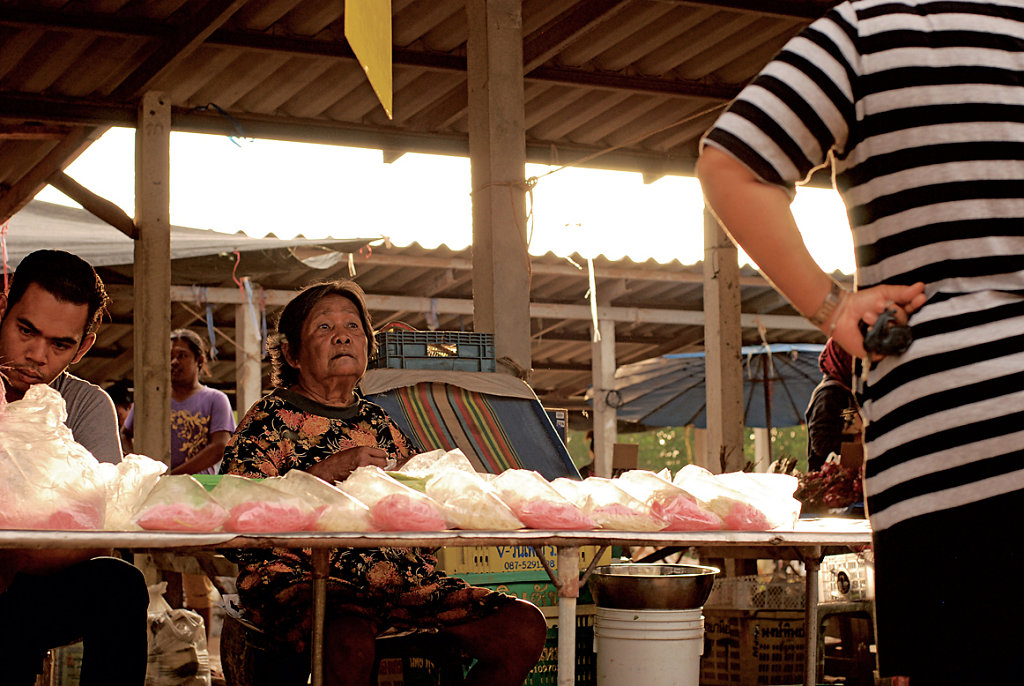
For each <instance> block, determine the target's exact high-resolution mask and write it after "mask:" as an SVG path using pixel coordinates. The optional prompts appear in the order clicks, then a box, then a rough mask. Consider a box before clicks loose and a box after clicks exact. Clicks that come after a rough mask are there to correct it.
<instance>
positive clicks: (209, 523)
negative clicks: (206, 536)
mask: <svg viewBox="0 0 1024 686" xmlns="http://www.w3.org/2000/svg"><path fill="white" fill-rule="evenodd" d="M226 517H227V511H225V510H224V508H223V507H221V506H220V505H217V504H216V503H211V504H209V505H205V506H203V507H194V506H192V505H189V504H187V503H167V504H161V505H153V506H152V507H148V508H145V509H144V510H143V511H142V512H141V513H140V514H139V515H138V516H137V517H136V518H135V523H136V524H138V525H139V526H140V527H142V528H143V529H147V530H149V531H192V532H202V531H216V530H217V529H219V528H220V526H221V524H223V523H224V520H225V518H226Z"/></svg>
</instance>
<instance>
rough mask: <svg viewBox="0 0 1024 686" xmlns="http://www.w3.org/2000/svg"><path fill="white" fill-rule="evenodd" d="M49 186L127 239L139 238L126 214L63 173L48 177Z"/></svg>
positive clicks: (135, 227) (137, 231)
mask: <svg viewBox="0 0 1024 686" xmlns="http://www.w3.org/2000/svg"><path fill="white" fill-rule="evenodd" d="M50 185H51V186H53V187H54V188H56V189H57V190H59V191H60V192H61V193H63V194H64V195H66V196H68V197H69V198H71V199H72V200H74V201H75V202H77V203H78V204H79V205H81V206H82V207H83V208H85V209H86V210H88V211H89V212H90V213H92V215H93V216H95V217H98V218H99V219H102V220H103V221H105V222H106V223H108V224H110V225H111V226H113V227H114V228H115V229H117V230H118V231H120V232H121V233H123V234H124V235H126V236H128V238H131V239H136V238H138V237H139V229H138V227H137V226H135V221H134V220H133V219H132V218H131V217H129V216H128V213H126V212H125V211H124V210H122V209H121V208H120V207H118V206H117V205H116V204H114V203H112V202H111V201H109V200H107V199H106V198H104V197H102V196H100V195H97V194H96V193H93V192H92V191H90V190H89V189H88V188H86V187H85V186H83V185H82V184H80V183H78V182H77V181H75V180H74V179H73V178H71V177H70V176H68V175H67V174H65V173H64V172H63V171H59V172H57V173H56V174H54V175H53V176H51V177H50Z"/></svg>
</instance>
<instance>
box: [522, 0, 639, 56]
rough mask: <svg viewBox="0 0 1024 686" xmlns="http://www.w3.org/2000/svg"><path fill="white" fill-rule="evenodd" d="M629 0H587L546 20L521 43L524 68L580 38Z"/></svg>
mask: <svg viewBox="0 0 1024 686" xmlns="http://www.w3.org/2000/svg"><path fill="white" fill-rule="evenodd" d="M626 2H628V0H590V1H589V2H585V3H582V4H579V5H574V6H573V7H572V9H570V10H569V11H567V12H563V13H562V14H561V15H559V16H558V17H556V18H555V19H553V20H552V21H550V22H548V23H547V24H546V25H545V26H543V27H541V28H540V29H539V30H537V31H535V32H533V34H532V35H530V36H527V37H526V38H525V40H524V42H523V71H525V72H530V71H532V70H533V69H535V68H537V67H539V66H540V65H542V64H544V63H545V62H547V61H548V60H549V59H550V58H551V57H553V56H554V55H556V54H557V53H558V52H559V51H560V50H561V49H562V48H563V47H565V46H566V45H568V44H569V43H572V42H573V41H577V40H580V38H582V37H583V36H585V35H586V34H587V32H589V31H590V30H591V29H593V28H594V27H595V26H597V25H598V24H600V23H602V22H605V21H608V20H610V19H612V18H613V17H614V16H615V14H616V12H617V10H619V9H621V8H622V6H623V5H624V4H626Z"/></svg>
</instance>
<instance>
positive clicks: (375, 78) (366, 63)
mask: <svg viewBox="0 0 1024 686" xmlns="http://www.w3.org/2000/svg"><path fill="white" fill-rule="evenodd" d="M345 38H346V39H347V40H348V44H349V46H350V47H351V48H352V52H354V53H355V54H356V59H358V60H359V64H360V65H362V67H363V71H365V72H366V78H367V79H369V80H370V86H371V87H372V88H373V92H374V93H376V94H377V99H378V100H380V104H381V105H382V106H383V107H384V113H385V114H387V115H388V119H391V105H392V93H391V0H345Z"/></svg>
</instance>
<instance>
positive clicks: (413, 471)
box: [398, 448, 476, 478]
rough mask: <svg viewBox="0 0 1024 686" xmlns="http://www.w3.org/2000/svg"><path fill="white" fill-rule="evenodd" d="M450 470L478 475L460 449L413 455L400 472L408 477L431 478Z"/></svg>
mask: <svg viewBox="0 0 1024 686" xmlns="http://www.w3.org/2000/svg"><path fill="white" fill-rule="evenodd" d="M449 469H457V470H459V471H463V472H470V473H473V474H475V473H476V469H474V468H473V463H472V462H470V461H469V458H468V457H466V455H465V453H463V452H462V451H461V450H459V449H458V448H455V449H454V450H448V451H445V450H431V451H430V452H428V453H420V454H419V455H413V456H412V458H410V459H409V461H408V462H406V463H405V464H404V465H402V467H401V468H400V469H399V470H398V471H399V472H400V473H402V474H406V475H408V476H414V477H420V478H430V477H432V476H434V475H436V474H439V473H440V472H443V471H446V470H449Z"/></svg>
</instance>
